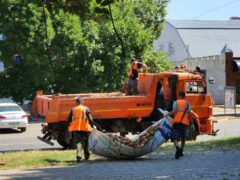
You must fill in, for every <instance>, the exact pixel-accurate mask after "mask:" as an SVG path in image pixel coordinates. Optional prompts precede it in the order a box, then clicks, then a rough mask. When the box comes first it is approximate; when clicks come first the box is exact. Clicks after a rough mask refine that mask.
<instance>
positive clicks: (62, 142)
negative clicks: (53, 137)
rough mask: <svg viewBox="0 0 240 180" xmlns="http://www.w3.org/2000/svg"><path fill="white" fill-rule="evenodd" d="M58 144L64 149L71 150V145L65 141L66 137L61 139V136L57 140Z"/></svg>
mask: <svg viewBox="0 0 240 180" xmlns="http://www.w3.org/2000/svg"><path fill="white" fill-rule="evenodd" d="M57 142H58V144H59V145H60V146H62V147H63V148H64V149H68V148H69V146H70V145H69V143H67V142H66V141H65V138H64V137H61V136H58V138H57Z"/></svg>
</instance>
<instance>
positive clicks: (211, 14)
mask: <svg viewBox="0 0 240 180" xmlns="http://www.w3.org/2000/svg"><path fill="white" fill-rule="evenodd" d="M232 16H238V17H240V0H170V2H169V3H168V5H167V17H166V19H181V20H229V18H230V17H232Z"/></svg>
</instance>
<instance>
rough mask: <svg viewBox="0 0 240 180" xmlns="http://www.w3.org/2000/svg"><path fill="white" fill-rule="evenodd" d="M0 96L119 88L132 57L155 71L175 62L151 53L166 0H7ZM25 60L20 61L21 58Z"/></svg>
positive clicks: (0, 18)
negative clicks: (18, 62) (17, 58)
mask: <svg viewBox="0 0 240 180" xmlns="http://www.w3.org/2000/svg"><path fill="white" fill-rule="evenodd" d="M0 3H1V4H0V34H2V39H1V40H0V59H1V60H2V61H3V62H4V64H5V69H6V71H5V72H4V73H1V74H0V89H1V90H0V97H12V98H13V99H14V100H16V101H19V102H22V100H24V99H32V98H33V97H34V95H35V92H36V91H37V90H38V89H42V90H44V91H45V92H46V93H58V92H61V93H78V92H89V91H90V92H99V91H102V92H103V91H113V90H117V91H118V90H120V89H121V86H122V84H123V83H124V81H125V80H126V75H127V71H128V66H129V59H130V57H136V58H139V57H141V58H142V59H143V61H144V62H146V63H147V64H148V66H149V67H150V71H151V72H159V71H163V70H165V69H167V68H170V66H171V64H170V63H169V62H168V60H167V57H166V56H165V55H163V54H161V53H160V54H159V53H154V52H153V51H152V42H153V40H154V39H155V38H156V37H157V36H159V34H160V32H161V28H162V23H160V22H159V21H158V17H159V16H161V17H162V18H164V17H165V13H166V12H165V7H166V4H167V0H162V1H160V0H139V1H135V0H48V1H44V0H43V1H35V0H1V1H0ZM15 55H20V56H21V57H22V59H21V63H20V64H16V63H15V60H16V56H15Z"/></svg>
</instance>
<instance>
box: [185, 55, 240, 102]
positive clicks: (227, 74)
mask: <svg viewBox="0 0 240 180" xmlns="http://www.w3.org/2000/svg"><path fill="white" fill-rule="evenodd" d="M184 64H185V65H186V66H187V67H188V68H189V69H194V68H195V67H196V66H200V68H201V69H202V70H205V71H206V80H208V79H209V78H210V77H213V78H214V79H215V84H209V82H208V81H207V83H208V84H207V91H208V93H210V94H211V95H212V98H213V101H214V104H224V90H225V87H226V86H234V87H236V98H237V99H236V100H237V104H240V58H239V57H233V53H232V52H226V53H225V54H222V55H217V56H207V57H201V58H190V59H186V60H185V62H184Z"/></svg>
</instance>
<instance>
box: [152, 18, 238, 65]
mask: <svg viewBox="0 0 240 180" xmlns="http://www.w3.org/2000/svg"><path fill="white" fill-rule="evenodd" d="M153 47H154V50H155V51H164V52H166V53H167V54H168V55H169V59H170V60H172V61H173V62H174V63H175V64H180V63H182V62H183V61H184V60H185V59H189V58H196V57H205V56H214V55H221V54H222V53H223V52H225V49H226V48H230V49H231V50H232V51H233V52H234V55H235V56H238V57H240V48H239V47H240V21H239V20H229V21H200V20H166V21H165V22H164V28H163V31H162V34H161V36H160V37H159V38H158V39H156V40H155V41H154V43H153Z"/></svg>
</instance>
